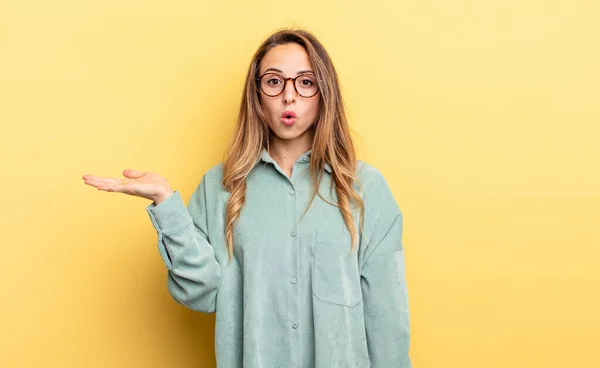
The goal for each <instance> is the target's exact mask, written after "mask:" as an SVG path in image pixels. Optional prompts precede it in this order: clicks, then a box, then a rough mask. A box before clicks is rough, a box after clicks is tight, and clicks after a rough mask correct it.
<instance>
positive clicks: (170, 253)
mask: <svg viewBox="0 0 600 368" xmlns="http://www.w3.org/2000/svg"><path fill="white" fill-rule="evenodd" d="M205 189H206V187H205V177H204V176H203V177H202V180H201V181H200V184H199V185H198V187H197V188H196V190H195V191H194V193H193V194H192V197H191V199H190V202H189V205H188V207H187V208H186V206H185V204H184V203H183V200H182V199H181V195H180V194H179V192H177V191H175V192H174V193H173V194H172V195H171V196H169V197H168V198H167V199H165V200H164V201H162V202H160V203H159V204H158V205H156V204H154V203H152V204H150V205H149V206H148V207H147V208H146V210H147V212H148V214H149V215H150V219H151V220H152V223H153V225H154V228H155V229H156V231H157V233H158V249H159V252H160V255H161V257H162V259H163V261H164V263H165V265H166V267H167V270H168V275H167V276H168V281H167V287H168V289H169V293H170V294H171V296H172V297H173V298H174V299H175V301H177V302H178V303H180V304H182V305H185V306H186V307H188V308H190V309H193V310H196V311H199V312H205V313H212V312H214V311H215V305H216V297H217V292H218V290H219V284H220V281H221V269H220V265H219V263H217V260H216V258H215V254H214V250H213V247H212V246H211V244H210V243H209V239H208V235H207V233H208V231H207V218H206V192H205Z"/></svg>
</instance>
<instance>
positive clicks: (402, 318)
mask: <svg viewBox="0 0 600 368" xmlns="http://www.w3.org/2000/svg"><path fill="white" fill-rule="evenodd" d="M377 182H378V183H377V184H375V185H376V188H373V187H371V193H370V198H369V201H368V202H366V206H369V208H366V207H365V217H366V218H365V225H366V228H367V229H368V232H369V235H370V241H369V242H368V244H367V245H366V246H365V253H364V255H363V258H364V261H363V262H362V268H361V288H362V294H363V303H364V314H365V329H366V336H367V346H368V351H369V359H370V363H371V367H373V368H379V367H381V368H384V367H385V368H392V367H398V368H411V367H412V362H411V359H410V357H409V342H410V332H409V305H408V292H407V285H406V278H405V264H404V247H403V243H402V225H403V224H402V222H403V218H402V213H401V212H400V210H399V208H398V206H397V204H396V202H395V201H394V198H393V196H392V194H391V192H390V190H389V187H388V186H387V183H386V182H385V180H383V178H382V177H380V178H379V180H377ZM367 214H369V217H368V218H367Z"/></svg>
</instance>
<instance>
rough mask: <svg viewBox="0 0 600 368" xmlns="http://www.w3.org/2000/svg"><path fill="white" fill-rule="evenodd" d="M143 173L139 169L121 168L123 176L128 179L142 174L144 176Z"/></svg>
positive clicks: (136, 177)
mask: <svg viewBox="0 0 600 368" xmlns="http://www.w3.org/2000/svg"><path fill="white" fill-rule="evenodd" d="M144 174H145V173H143V172H141V171H137V170H132V169H125V170H123V176H125V177H126V178H129V179H139V178H141V177H142V176H144Z"/></svg>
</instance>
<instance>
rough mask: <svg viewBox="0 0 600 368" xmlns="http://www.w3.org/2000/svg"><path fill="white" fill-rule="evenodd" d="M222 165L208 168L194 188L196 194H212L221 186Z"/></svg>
mask: <svg viewBox="0 0 600 368" xmlns="http://www.w3.org/2000/svg"><path fill="white" fill-rule="evenodd" d="M222 182H223V163H222V162H220V163H218V164H216V165H213V166H212V167H211V168H209V169H208V170H207V171H206V172H205V173H204V174H203V175H202V178H201V179H200V182H199V183H198V185H197V186H196V191H197V192H205V193H214V192H215V190H217V191H218V190H219V189H220V188H221V187H222V186H223V184H222Z"/></svg>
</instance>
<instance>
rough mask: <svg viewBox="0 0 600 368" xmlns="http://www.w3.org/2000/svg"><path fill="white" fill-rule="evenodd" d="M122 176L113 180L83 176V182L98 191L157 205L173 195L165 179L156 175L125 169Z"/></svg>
mask: <svg viewBox="0 0 600 368" xmlns="http://www.w3.org/2000/svg"><path fill="white" fill-rule="evenodd" d="M123 176H125V178H123V179H114V178H103V177H100V176H92V175H84V176H83V180H84V181H85V184H87V185H91V186H93V187H96V188H98V190H104V191H107V192H119V193H125V194H129V195H133V196H137V197H142V198H146V199H149V200H151V201H154V203H155V204H157V205H158V204H159V203H160V202H162V201H164V200H165V199H167V198H168V197H169V196H170V195H172V194H173V190H172V189H171V186H170V185H169V183H167V181H166V180H165V178H163V177H162V176H160V175H158V174H156V173H152V172H141V171H137V170H130V169H126V170H123Z"/></svg>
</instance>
